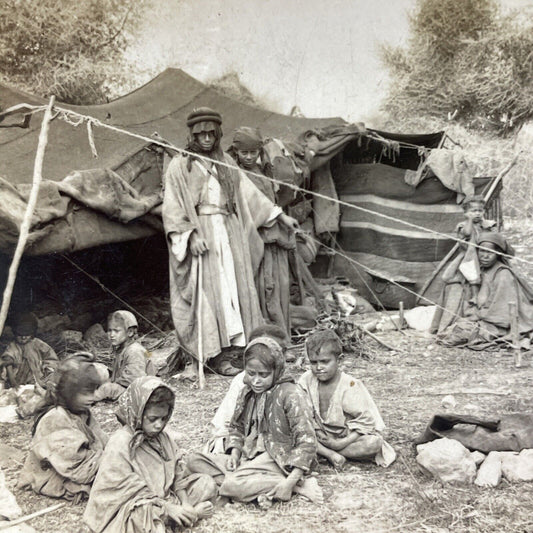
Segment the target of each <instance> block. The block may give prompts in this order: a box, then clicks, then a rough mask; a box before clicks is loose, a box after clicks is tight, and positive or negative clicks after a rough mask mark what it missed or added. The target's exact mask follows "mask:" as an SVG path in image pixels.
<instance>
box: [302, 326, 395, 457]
mask: <svg viewBox="0 0 533 533" xmlns="http://www.w3.org/2000/svg"><path fill="white" fill-rule="evenodd" d="M305 347H306V352H307V357H308V359H309V363H310V366H311V369H310V370H308V371H307V372H305V373H304V374H303V375H302V376H301V378H300V380H299V385H300V386H301V387H302V388H303V390H304V391H305V393H306V394H307V396H308V398H309V400H310V402H311V404H312V407H313V415H314V425H315V429H316V436H317V440H318V454H319V455H322V456H323V457H325V458H326V459H328V460H329V461H330V462H331V463H332V464H333V466H334V467H336V468H341V467H342V466H343V465H344V463H345V462H346V460H347V459H350V460H366V459H371V460H372V459H373V460H375V461H376V463H377V464H379V465H381V466H388V465H390V464H391V463H392V462H393V461H394V460H395V458H396V453H395V452H394V450H393V449H392V447H391V446H390V444H388V443H386V442H385V441H384V440H383V438H382V437H381V435H380V432H381V431H382V430H383V429H384V428H385V424H384V423H383V419H382V418H381V415H380V414H379V411H378V408H377V406H376V404H375V403H374V400H373V399H372V397H371V396H370V394H369V392H368V390H367V389H366V387H365V386H364V385H363V383H362V382H361V381H360V380H358V379H356V378H354V377H352V376H350V375H349V374H346V373H344V372H342V371H341V370H340V368H339V358H340V357H341V355H342V343H341V341H340V339H339V338H338V337H337V335H336V334H335V333H334V332H333V331H331V330H322V331H317V332H315V333H313V334H312V335H311V336H310V337H309V338H308V339H307V341H306V344H305Z"/></svg>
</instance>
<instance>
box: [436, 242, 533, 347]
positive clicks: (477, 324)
mask: <svg viewBox="0 0 533 533" xmlns="http://www.w3.org/2000/svg"><path fill="white" fill-rule="evenodd" d="M479 246H480V248H478V257H479V264H480V267H481V286H480V288H479V294H478V298H477V304H475V303H473V302H469V303H468V305H466V306H465V310H464V314H463V316H462V317H461V318H459V319H458V320H457V321H456V322H455V324H453V325H451V326H450V327H448V328H447V329H446V330H444V331H443V332H442V334H441V335H439V337H440V341H441V342H442V343H443V344H447V345H450V346H457V345H464V346H468V347H472V348H479V349H482V348H486V347H487V346H488V345H489V344H494V343H495V342H497V341H502V340H503V341H505V340H510V336H509V333H510V329H511V319H512V317H511V312H510V308H511V306H510V305H509V304H512V303H514V304H515V306H516V313H517V316H518V331H519V333H520V335H521V337H524V338H525V337H530V334H531V333H532V332H533V289H531V287H529V285H528V284H527V282H526V281H525V280H524V279H523V278H522V277H521V276H520V275H519V274H517V273H516V272H515V271H514V269H513V268H512V267H511V265H510V264H509V262H508V259H507V257H506V256H505V255H501V254H506V255H514V250H513V249H512V247H511V246H510V245H509V244H508V243H507V241H506V240H505V237H503V235H501V234H500V233H489V232H485V233H482V234H481V236H480V238H479Z"/></svg>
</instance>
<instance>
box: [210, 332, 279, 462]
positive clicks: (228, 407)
mask: <svg viewBox="0 0 533 533" xmlns="http://www.w3.org/2000/svg"><path fill="white" fill-rule="evenodd" d="M262 336H265V337H271V338H273V339H274V340H275V341H277V342H278V344H279V345H280V346H281V348H282V350H283V352H284V353H285V350H286V348H287V344H288V342H289V341H288V338H287V334H286V333H285V330H284V329H283V328H281V327H280V326H276V325H274V324H264V325H262V326H258V327H257V328H255V329H254V330H253V331H252V332H251V333H250V339H249V340H250V341H253V340H254V339H255V338H257V337H262ZM244 376H245V372H244V370H243V371H242V372H240V373H239V374H237V375H236V376H235V377H234V378H233V379H232V380H231V384H230V386H229V389H228V392H226V395H225V396H224V399H223V400H222V402H221V403H220V405H219V406H218V409H217V411H216V413H215V416H214V417H213V419H212V420H211V425H212V426H213V432H212V434H213V436H212V438H211V439H210V440H209V441H208V443H207V446H206V449H207V451H208V452H213V453H223V452H224V448H225V441H226V439H227V437H228V435H229V428H230V422H231V418H232V417H233V412H234V411H235V404H236V403H237V398H238V397H239V394H240V393H241V391H242V389H243V388H244V387H245V385H244Z"/></svg>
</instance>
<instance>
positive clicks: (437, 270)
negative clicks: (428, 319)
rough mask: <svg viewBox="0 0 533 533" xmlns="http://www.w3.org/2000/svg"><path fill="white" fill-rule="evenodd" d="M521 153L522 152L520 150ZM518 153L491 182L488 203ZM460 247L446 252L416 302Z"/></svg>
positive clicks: (455, 245) (456, 246)
mask: <svg viewBox="0 0 533 533" xmlns="http://www.w3.org/2000/svg"><path fill="white" fill-rule="evenodd" d="M519 153H520V152H519ZM519 153H518V154H515V156H514V157H513V159H512V161H510V163H509V164H508V165H507V166H506V167H505V168H504V169H503V170H502V171H501V172H500V173H499V174H498V175H497V176H496V178H495V179H494V181H493V182H492V183H491V185H490V187H489V189H488V191H487V192H486V193H485V195H484V197H483V198H484V200H485V203H488V202H489V200H490V199H491V198H492V195H493V194H494V191H496V187H497V186H498V184H499V183H500V182H501V181H502V179H503V177H504V176H505V175H506V174H507V173H508V172H509V171H510V170H511V169H512V168H513V167H514V166H515V165H516V162H517V161H518V155H519ZM458 249H459V243H458V242H456V243H455V244H454V246H453V248H452V249H451V250H450V251H449V252H448V253H447V254H446V256H445V257H444V259H442V261H441V262H440V263H439V264H438V265H437V268H435V270H434V271H433V273H432V274H431V276H430V277H429V278H428V280H427V281H426V282H425V283H424V285H423V287H422V289H421V290H420V293H419V295H418V297H417V299H416V301H415V304H417V303H418V302H419V301H420V298H421V297H422V296H424V294H425V292H426V291H427V290H428V288H429V286H430V285H431V284H432V283H433V281H434V280H435V278H436V277H437V275H438V273H439V272H440V271H441V270H442V268H443V267H444V265H445V264H446V263H447V262H448V261H449V260H450V259H451V258H452V257H453V256H454V255H455V252H457V250H458Z"/></svg>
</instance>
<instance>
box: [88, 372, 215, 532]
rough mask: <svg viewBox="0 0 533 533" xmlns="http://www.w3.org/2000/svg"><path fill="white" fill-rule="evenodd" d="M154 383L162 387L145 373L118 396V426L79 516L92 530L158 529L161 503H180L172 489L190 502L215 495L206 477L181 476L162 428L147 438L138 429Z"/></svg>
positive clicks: (163, 515)
mask: <svg viewBox="0 0 533 533" xmlns="http://www.w3.org/2000/svg"><path fill="white" fill-rule="evenodd" d="M159 387H166V388H168V387H167V386H166V385H165V384H164V383H163V381H161V380H160V379H159V378H157V377H155V376H145V377H142V378H140V379H137V380H135V381H134V382H133V383H132V385H131V386H130V387H129V388H128V389H127V390H126V392H125V393H124V394H123V395H122V396H121V398H120V401H119V402H120V405H119V410H118V413H117V415H118V417H119V419H120V420H121V421H123V422H124V426H123V427H122V428H120V429H119V430H117V431H116V432H115V433H114V434H113V435H112V436H111V438H110V439H109V443H108V444H107V446H106V448H105V451H104V454H103V457H102V462H101V467H100V470H99V472H98V475H97V476H96V479H95V482H94V484H93V488H92V490H91V494H90V497H89V502H88V503H87V508H86V510H85V513H84V515H83V519H84V521H85V523H86V524H87V525H88V526H89V527H90V528H91V530H92V531H94V532H95V533H100V532H105V533H145V532H151V533H164V532H165V531H167V529H166V522H167V515H166V511H165V501H169V502H172V503H177V504H179V503H181V502H180V501H179V499H178V497H177V496H176V493H177V492H178V491H182V490H183V491H185V492H186V493H187V496H188V501H189V503H190V504H191V505H196V504H197V503H199V502H201V501H207V500H209V499H211V498H212V497H213V496H214V494H215V489H214V485H213V484H212V481H211V480H210V478H208V477H207V476H205V477H202V476H199V475H192V476H188V477H185V476H184V475H183V472H182V471H181V461H180V454H179V451H178V449H177V446H176V443H175V442H174V441H173V440H172V438H171V437H170V435H169V434H168V433H167V432H166V431H165V430H163V431H162V432H161V433H159V435H157V436H156V437H153V438H148V437H147V436H146V435H145V434H144V433H143V432H142V416H143V413H144V409H145V407H146V404H147V403H148V400H149V399H150V396H151V395H152V393H153V392H154V391H155V389H157V388H159ZM169 390H170V389H169Z"/></svg>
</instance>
